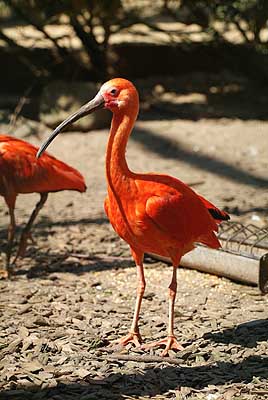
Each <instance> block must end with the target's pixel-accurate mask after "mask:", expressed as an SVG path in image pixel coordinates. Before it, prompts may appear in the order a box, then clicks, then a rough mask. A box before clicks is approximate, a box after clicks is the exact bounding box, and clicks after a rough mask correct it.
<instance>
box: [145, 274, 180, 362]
mask: <svg viewBox="0 0 268 400" xmlns="http://www.w3.org/2000/svg"><path fill="white" fill-rule="evenodd" d="M176 294H177V266H173V273H172V279H171V283H170V285H169V287H168V295H169V307H168V336H167V338H165V339H162V340H159V341H156V342H152V343H149V344H147V345H143V346H142V348H143V349H150V348H151V347H156V346H162V345H165V349H164V351H163V352H162V354H161V356H162V357H164V356H166V355H168V351H169V350H183V347H182V345H181V344H180V343H179V342H178V341H177V339H176V337H175V335H174V305H175V299H176Z"/></svg>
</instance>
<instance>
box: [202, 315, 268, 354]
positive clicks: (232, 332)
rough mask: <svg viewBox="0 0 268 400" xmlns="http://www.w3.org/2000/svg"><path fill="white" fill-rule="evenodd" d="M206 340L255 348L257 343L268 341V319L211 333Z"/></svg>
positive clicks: (206, 336) (207, 334) (205, 337)
mask: <svg viewBox="0 0 268 400" xmlns="http://www.w3.org/2000/svg"><path fill="white" fill-rule="evenodd" d="M253 333H254V334H253ZM204 339H208V340H210V341H213V342H215V343H224V344H229V343H232V344H236V345H240V346H243V347H248V348H253V347H255V346H256V345H257V342H262V341H263V342H266V341H267V340H268V319H260V320H253V321H249V322H245V323H243V324H239V325H237V326H236V327H235V328H230V329H225V330H223V331H221V332H209V333H206V334H205V335H204ZM267 361H268V360H267Z"/></svg>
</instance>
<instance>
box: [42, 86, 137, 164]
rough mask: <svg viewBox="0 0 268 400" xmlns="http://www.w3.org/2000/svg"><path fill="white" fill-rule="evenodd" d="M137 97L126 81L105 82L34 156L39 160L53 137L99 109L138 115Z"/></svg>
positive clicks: (56, 130)
mask: <svg viewBox="0 0 268 400" xmlns="http://www.w3.org/2000/svg"><path fill="white" fill-rule="evenodd" d="M138 107H139V96H138V92H137V90H136V88H135V86H134V85H133V84H132V83H131V82H130V81H128V80H126V79H122V78H114V79H111V80H110V81H108V82H105V83H104V84H103V85H102V86H101V88H100V90H99V91H98V93H97V94H96V96H95V97H94V98H93V99H92V100H90V101H89V102H88V103H86V104H84V105H83V106H82V107H81V108H80V109H79V110H78V111H76V112H75V113H73V114H72V115H70V117H68V118H66V119H65V120H64V121H63V122H62V123H61V124H60V125H58V126H57V128H56V129H54V131H53V132H52V133H51V135H50V136H49V137H48V138H47V140H46V141H45V142H44V143H43V144H42V146H41V147H40V148H39V150H38V153H37V155H36V157H37V158H39V157H40V156H41V155H42V153H43V152H44V151H45V150H46V148H47V147H48V146H49V145H50V143H51V142H52V141H53V140H54V139H55V137H56V136H57V135H58V134H59V133H60V132H61V131H63V130H64V129H65V128H66V127H67V126H68V125H70V124H72V123H73V122H75V121H78V120H79V119H80V118H82V117H84V116H86V115H88V114H91V113H92V112H94V111H96V110H99V109H100V108H108V109H109V110H111V111H112V112H113V113H114V114H122V113H124V114H129V113H131V114H132V115H134V116H135V118H136V115H137V113H138Z"/></svg>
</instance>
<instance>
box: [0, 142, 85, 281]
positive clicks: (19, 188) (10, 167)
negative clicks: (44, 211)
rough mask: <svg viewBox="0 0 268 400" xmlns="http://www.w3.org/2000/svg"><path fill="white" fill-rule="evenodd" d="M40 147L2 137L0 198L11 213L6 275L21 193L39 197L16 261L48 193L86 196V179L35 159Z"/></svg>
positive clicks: (48, 160)
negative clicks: (16, 209) (77, 192)
mask: <svg viewBox="0 0 268 400" xmlns="http://www.w3.org/2000/svg"><path fill="white" fill-rule="evenodd" d="M36 152H37V147H35V146H33V145H31V144H30V143H27V142H25V141H24V140H20V139H16V138H15V137H12V136H7V135H0V195H1V196H3V197H4V199H5V202H6V204H7V206H8V209H9V214H10V224H9V227H8V245H7V255H6V270H7V275H9V274H10V272H11V268H10V258H11V251H12V245H13V241H14V234H15V213H14V209H15V202H16V197H17V195H18V194H20V193H33V192H37V193H39V194H40V201H39V202H38V203H37V204H36V207H35V209H34V210H33V212H32V214H31V216H30V219H29V221H28V223H27V224H26V226H25V228H24V229H23V231H22V234H21V238H20V243H19V247H18V251H17V255H16V257H15V260H14V261H16V259H17V258H18V257H20V256H23V255H24V253H25V250H26V247H27V240H28V239H29V238H30V231H31V227H32V225H33V222H34V220H35V219H36V217H37V214H38V213H39V211H40V210H41V208H42V207H43V206H44V204H45V202H46V200H47V197H48V193H49V192H57V191H60V190H77V191H79V192H84V191H85V190H86V185H85V181H84V178H83V177H82V175H81V174H80V172H78V171H77V170H76V169H74V168H72V167H70V166H69V165H67V164H65V163H63V162H62V161H60V160H57V159H56V158H54V157H52V156H51V155H48V154H45V155H44V156H43V157H42V159H41V160H37V159H36V157H35V156H36Z"/></svg>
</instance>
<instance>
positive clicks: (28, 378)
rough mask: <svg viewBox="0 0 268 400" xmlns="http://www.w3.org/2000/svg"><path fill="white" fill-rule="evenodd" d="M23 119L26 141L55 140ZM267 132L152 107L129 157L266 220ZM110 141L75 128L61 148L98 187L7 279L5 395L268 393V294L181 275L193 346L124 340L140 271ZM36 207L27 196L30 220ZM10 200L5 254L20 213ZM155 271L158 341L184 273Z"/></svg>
mask: <svg viewBox="0 0 268 400" xmlns="http://www.w3.org/2000/svg"><path fill="white" fill-rule="evenodd" d="M163 104H164V103H163ZM22 125H23V124H22ZM22 125H19V128H17V129H16V130H15V131H14V133H15V134H16V135H17V136H20V137H23V138H25V139H26V140H28V141H30V142H32V143H38V144H39V143H40V141H41V140H42V139H43V138H44V137H45V133H44V131H43V130H42V129H43V128H42V127H40V126H37V127H36V131H38V130H39V133H40V135H39V138H38V137H37V135H36V134H35V135H32V134H31V135H28V133H29V132H31V131H32V129H31V130H27V121H26V122H25V123H24V126H22ZM5 128H6V127H5V126H3V127H2V131H3V132H4V130H5ZM267 128H268V123H267V122H266V121H264V120H262V121H261V120H258V119H257V118H256V119H254V118H252V117H251V118H250V119H246V118H243V119H242V118H240V119H236V118H228V119H227V118H218V119H216V118H211V116H210V117H209V118H201V119H200V118H199V119H198V120H196V121H194V120H193V119H190V118H188V119H187V118H186V119H183V120H179V119H177V118H175V117H174V115H172V116H171V114H167V111H166V109H165V110H164V111H163V110H162V113H161V112H160V111H159V110H156V109H153V108H151V110H150V111H148V112H142V114H141V118H140V120H139V121H138V122H137V124H136V128H135V132H134V133H133V136H132V137H131V140H130V143H129V146H128V154H127V158H128V162H129V164H130V166H131V168H132V169H134V170H136V171H161V172H166V173H168V174H172V175H174V176H177V177H179V178H180V179H182V180H184V181H185V182H188V183H190V184H195V186H194V188H195V190H197V191H198V192H200V193H201V194H202V195H204V196H206V197H207V198H208V199H210V200H211V201H213V202H215V204H217V205H218V206H220V207H223V208H224V209H225V210H228V211H229V212H230V213H231V216H232V218H233V220H238V221H242V222H245V223H251V222H254V223H255V224H258V225H259V226H265V225H266V224H267V217H268V211H267V210H268V203H267V187H268V179H267V167H268V161H267ZM35 133H36V132H35ZM106 140H107V130H101V131H98V132H97V131H94V132H90V133H88V134H84V133H66V134H62V135H61V136H60V137H59V138H58V139H57V140H56V141H55V142H54V143H53V145H52V146H51V148H50V152H51V153H53V154H54V155H56V156H58V157H60V158H61V159H63V160H64V161H66V162H68V163H70V164H71V165H73V166H75V167H76V168H78V169H79V170H80V171H81V172H82V173H83V174H84V176H85V178H86V181H87V185H88V191H87V193H85V194H83V195H81V194H78V193H73V192H62V193H56V194H51V195H50V196H49V199H48V202H47V204H46V206H45V208H44V209H43V210H42V212H41V213H40V216H39V219H38V222H37V224H36V226H35V229H34V235H33V236H34V239H35V241H36V243H35V244H30V245H29V249H28V252H27V255H26V257H25V258H24V259H23V260H20V262H19V263H18V265H17V269H16V273H15V276H14V279H12V280H11V281H1V282H0V288H1V294H0V296H1V297H0V298H1V302H0V327H1V330H0V349H1V353H0V371H1V376H0V387H1V393H0V398H1V399H23V400H30V399H34V400H38V399H51V400H52V399H53V400H65V399H67V400H69V399H70V400H71V399H80V400H89V399H148V398H151V399H167V398H173V399H207V400H218V399H226V400H229V399H233V398H236V399H246V400H249V399H250V400H253V399H254V400H255V399H256V400H257V399H265V398H268V383H267V378H268V357H267V354H268V344H267V338H268V333H267V332H268V312H267V306H268V304H267V303H268V297H265V296H263V295H261V294H260V293H259V291H258V289H257V288H255V287H249V286H245V285H241V284H238V283H234V282H231V281H229V280H227V279H225V278H218V277H215V276H211V275H207V274H203V273H200V272H197V271H194V270H187V269H183V268H181V269H179V271H178V296H177V302H176V316H175V325H176V334H177V337H178V339H179V340H180V341H181V343H182V344H183V346H184V348H185V350H183V351H181V352H178V353H175V352H171V354H170V359H169V362H168V361H167V360H162V359H160V357H159V354H160V350H159V349H157V350H155V349H154V350H150V351H147V352H146V351H141V350H139V349H135V348H132V347H131V346H128V347H127V348H126V349H120V348H117V347H116V345H115V344H113V343H112V342H113V340H115V339H117V338H118V337H120V336H121V335H124V334H125V333H126V332H127V330H128V327H129V326H130V323H131V319H132V311H133V306H134V298H135V290H136V283H135V281H136V274H135V273H136V271H135V267H134V265H133V262H132V260H131V258H130V254H129V250H128V246H127V245H126V244H125V243H124V242H123V241H121V240H120V239H119V238H118V237H117V235H116V234H115V233H114V232H113V230H112V228H111V226H110V225H109V223H108V221H107V219H106V217H105V215H104V213H103V205H102V204H103V199H104V196H105V192H106V183H105V177H104V154H105V144H106ZM37 199H38V196H37V195H34V194H33V195H27V196H26V195H24V196H23V195H21V196H20V197H19V198H18V202H17V218H18V225H23V223H25V221H26V219H27V217H28V215H29V212H30V210H31V208H32V207H33V206H34V204H35V202H36V201H37ZM2 205H3V207H2V208H1V209H0V237H1V243H2V244H1V249H2V252H3V251H4V246H5V243H6V239H5V237H6V227H7V223H8V215H7V212H6V209H5V206H4V203H3V202H2ZM2 256H3V257H2V259H3V260H4V255H3V253H2ZM145 267H146V268H145V269H146V279H147V289H146V294H145V298H144V302H143V308H142V313H141V321H140V328H141V333H142V335H143V338H144V341H145V342H148V341H150V340H152V338H153V339H156V338H162V337H164V336H165V329H166V322H167V287H168V284H169V281H170V279H171V268H170V267H169V266H167V265H165V264H163V263H160V262H156V261H154V260H151V259H150V258H147V259H146V264H145Z"/></svg>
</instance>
